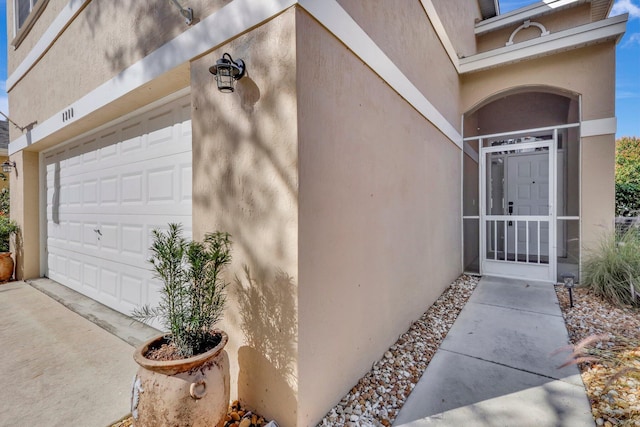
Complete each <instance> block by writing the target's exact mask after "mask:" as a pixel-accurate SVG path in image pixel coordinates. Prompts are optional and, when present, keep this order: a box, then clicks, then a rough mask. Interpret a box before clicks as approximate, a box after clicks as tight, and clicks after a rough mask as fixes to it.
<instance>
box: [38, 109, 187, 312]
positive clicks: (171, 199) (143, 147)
mask: <svg viewBox="0 0 640 427" xmlns="http://www.w3.org/2000/svg"><path fill="white" fill-rule="evenodd" d="M190 115H191V107H190V100H189V98H181V99H179V100H176V101H172V102H170V103H168V104H166V105H164V106H162V107H159V108H156V109H154V110H152V111H149V112H146V113H142V114H140V115H138V116H137V117H135V118H133V119H129V120H127V121H125V122H123V123H120V124H118V125H116V126H113V127H111V128H108V129H105V130H103V131H99V132H96V133H95V134H93V135H91V136H89V137H86V138H82V139H81V140H78V141H77V142H73V143H70V144H67V145H65V146H64V147H63V148H59V149H55V150H51V151H49V152H47V153H45V155H44V163H45V167H46V185H47V221H46V224H47V226H46V231H45V232H46V237H47V243H46V248H47V276H48V277H49V278H51V279H53V280H55V281H57V282H60V283H62V284H64V285H66V286H68V287H70V288H72V289H74V290H76V291H78V292H80V293H83V294H85V295H87V296H89V297H91V298H93V299H95V300H97V301H100V302H101V303H103V304H105V305H107V306H109V307H112V308H114V309H116V310H118V311H121V312H123V313H126V314H130V313H131V310H132V309H133V308H134V307H138V306H139V305H141V304H143V303H147V302H149V303H152V304H153V303H155V302H157V301H158V292H157V291H158V288H159V286H160V284H159V283H158V282H157V281H156V280H154V279H153V277H152V273H151V271H150V269H149V267H150V264H149V263H148V262H147V260H148V258H149V253H148V248H149V246H150V243H151V237H150V233H151V230H152V229H154V228H166V226H167V224H168V223H169V222H179V223H182V224H183V227H184V229H185V231H186V232H187V233H186V234H187V235H190V234H191V179H192V178H191V119H190Z"/></svg>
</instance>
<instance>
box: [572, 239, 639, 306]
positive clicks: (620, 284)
mask: <svg viewBox="0 0 640 427" xmlns="http://www.w3.org/2000/svg"><path fill="white" fill-rule="evenodd" d="M582 282H583V283H584V284H586V285H587V286H588V287H590V288H591V289H593V291H594V292H595V293H597V294H599V295H602V296H603V297H605V298H607V299H608V300H610V301H611V302H613V303H614V304H618V305H624V304H632V305H639V304H640V301H639V299H640V229H639V228H638V227H631V228H630V229H629V230H627V231H626V232H623V233H616V232H612V233H611V234H610V235H607V236H605V237H604V238H603V239H602V241H601V242H600V245H599V247H598V248H597V249H596V250H595V251H592V252H591V253H590V254H589V256H587V258H586V260H585V262H584V265H583V275H582Z"/></svg>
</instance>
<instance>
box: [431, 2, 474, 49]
mask: <svg viewBox="0 0 640 427" xmlns="http://www.w3.org/2000/svg"><path fill="white" fill-rule="evenodd" d="M433 7H434V8H435V9H436V11H437V12H438V17H439V18H440V21H441V22H442V25H443V26H444V28H445V31H446V32H447V36H448V37H449V40H451V43H452V44H453V47H454V48H455V50H456V53H457V54H458V56H461V57H462V56H470V55H473V54H475V53H476V35H475V33H474V27H475V23H476V20H480V19H482V16H481V15H480V7H479V6H478V1H477V0H435V1H433Z"/></svg>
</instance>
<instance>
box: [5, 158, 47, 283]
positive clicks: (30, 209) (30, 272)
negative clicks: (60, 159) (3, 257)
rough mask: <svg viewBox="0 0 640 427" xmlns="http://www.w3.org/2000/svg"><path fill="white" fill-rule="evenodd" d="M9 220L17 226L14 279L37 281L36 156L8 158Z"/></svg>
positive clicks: (38, 261) (38, 260)
mask: <svg viewBox="0 0 640 427" xmlns="http://www.w3.org/2000/svg"><path fill="white" fill-rule="evenodd" d="M11 160H12V161H15V162H16V167H15V168H14V170H13V171H12V172H11V177H10V183H11V219H13V220H15V221H16V222H17V223H18V225H20V228H21V232H20V236H19V237H18V241H17V243H18V245H17V247H15V246H13V247H12V248H11V251H12V252H13V253H14V259H15V261H16V271H15V276H16V278H17V279H25V278H33V277H40V214H39V213H40V209H39V207H40V199H39V193H38V189H39V188H40V186H39V158H38V153H31V152H26V151H21V152H19V153H16V154H15V155H13V156H11ZM16 171H17V172H16Z"/></svg>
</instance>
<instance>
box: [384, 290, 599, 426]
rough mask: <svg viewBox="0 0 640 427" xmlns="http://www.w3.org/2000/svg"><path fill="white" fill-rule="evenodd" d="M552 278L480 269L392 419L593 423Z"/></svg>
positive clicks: (465, 423) (510, 423)
mask: <svg viewBox="0 0 640 427" xmlns="http://www.w3.org/2000/svg"><path fill="white" fill-rule="evenodd" d="M568 340H569V338H568V335H567V331H566V328H565V325H564V321H563V319H562V315H561V312H560V307H559V305H558V301H557V298H556V295H555V291H554V289H553V286H552V285H551V284H548V283H537V282H525V281H520V280H508V279H498V278H490V277H483V278H482V279H481V280H480V283H479V284H478V287H477V288H476V290H475V292H474V293H473V295H472V296H471V298H470V299H469V302H468V303H467V304H466V306H465V307H464V309H463V310H462V312H461V313H460V316H459V317H458V319H457V320H456V322H455V323H454V325H453V327H452V328H451V330H450V331H449V334H448V335H447V337H446V338H445V339H444V341H443V343H442V345H441V346H440V349H439V350H438V351H437V352H436V354H435V356H434V357H433V359H432V361H431V363H430V364H429V366H428V367H427V370H426V371H425V373H424V375H423V376H422V378H421V379H420V381H419V382H418V384H417V385H416V387H415V388H414V390H413V392H412V393H411V395H410V396H409V398H408V399H407V402H406V403H405V405H404V407H403V408H402V409H401V411H400V413H399V414H398V417H397V418H396V421H395V424H394V425H395V426H400V425H402V426H404V427H419V426H427V425H438V426H456V427H457V426H518V427H521V426H536V427H545V426H549V427H550V426H572V427H573V426H593V425H594V421H593V418H592V416H591V409H590V406H589V402H588V400H587V397H586V393H585V389H584V385H583V383H582V379H581V378H580V375H579V371H578V368H577V367H576V366H575V365H572V366H569V367H566V368H563V369H557V366H559V365H561V364H562V363H563V362H564V361H565V360H566V357H567V354H568V353H566V352H563V353H560V354H556V355H552V353H553V352H554V351H555V350H557V349H558V348H561V347H564V346H566V345H567V344H568Z"/></svg>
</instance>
